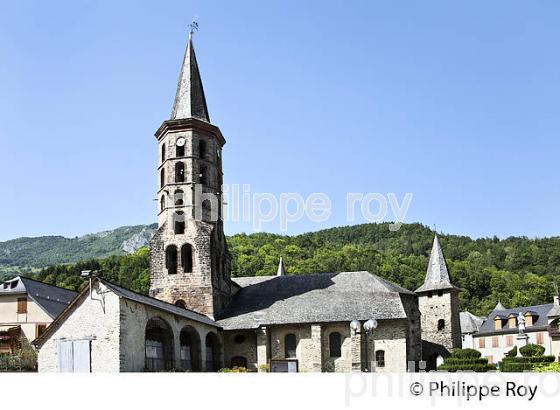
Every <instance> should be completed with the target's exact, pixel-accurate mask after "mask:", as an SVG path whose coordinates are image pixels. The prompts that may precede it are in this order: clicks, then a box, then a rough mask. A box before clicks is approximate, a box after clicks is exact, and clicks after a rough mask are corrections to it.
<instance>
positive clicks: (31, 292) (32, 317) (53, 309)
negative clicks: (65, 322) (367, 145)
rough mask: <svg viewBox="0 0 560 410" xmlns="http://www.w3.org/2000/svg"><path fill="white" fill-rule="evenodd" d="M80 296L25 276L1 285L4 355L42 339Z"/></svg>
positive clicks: (0, 347)
mask: <svg viewBox="0 0 560 410" xmlns="http://www.w3.org/2000/svg"><path fill="white" fill-rule="evenodd" d="M76 294H77V293H76V292H73V291H71V290H67V289H62V288H59V287H57V286H53V285H48V284H46V283H42V282H38V281H35V280H33V279H29V278H26V277H23V276H18V277H15V278H13V279H11V280H8V281H5V282H4V283H2V284H0V353H14V351H15V350H16V349H17V348H18V347H19V346H20V343H21V341H22V339H24V340H26V341H28V342H31V341H32V340H34V339H35V338H37V337H39V336H41V334H42V333H43V332H44V331H45V329H46V328H47V326H48V325H49V324H50V323H51V322H52V321H53V320H54V319H55V318H56V317H57V316H58V315H59V314H60V312H62V311H63V310H64V309H65V308H66V307H67V306H68V304H69V303H70V301H71V300H72V299H74V297H75V296H76Z"/></svg>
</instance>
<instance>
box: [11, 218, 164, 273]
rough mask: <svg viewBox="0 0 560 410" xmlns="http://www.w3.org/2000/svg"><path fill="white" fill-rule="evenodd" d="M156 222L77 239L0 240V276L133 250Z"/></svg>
mask: <svg viewBox="0 0 560 410" xmlns="http://www.w3.org/2000/svg"><path fill="white" fill-rule="evenodd" d="M155 229H156V225H155V224H153V225H137V226H123V227H120V228H117V229H113V230H110V231H103V232H98V233H95V234H88V235H84V236H81V237H77V238H65V237H63V236H43V237H38V238H18V239H13V240H10V241H6V242H0V275H2V274H4V276H5V275H7V274H14V273H24V272H27V271H33V270H36V269H39V268H43V267H45V266H49V265H54V264H61V263H75V262H79V261H83V260H88V259H94V258H105V257H107V256H110V255H124V254H127V253H133V252H135V251H136V250H137V249H139V248H141V247H143V246H147V245H148V242H149V240H150V238H151V237H152V235H153V233H154V231H155Z"/></svg>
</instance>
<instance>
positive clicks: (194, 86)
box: [171, 30, 210, 123]
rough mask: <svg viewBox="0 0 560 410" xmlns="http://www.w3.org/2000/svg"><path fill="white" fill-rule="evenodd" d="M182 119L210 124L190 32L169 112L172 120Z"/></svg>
mask: <svg viewBox="0 0 560 410" xmlns="http://www.w3.org/2000/svg"><path fill="white" fill-rule="evenodd" d="M184 118H196V119H199V120H202V121H206V122H208V123H209V122H210V117H209V116H208V107H207V106H206V97H205V96H204V88H203V87H202V80H201V78H200V72H199V71H198V64H197V62H196V55H195V53H194V46H193V41H192V30H191V31H190V32H189V43H188V45H187V50H186V51H185V57H184V58H183V66H182V67H181V74H180V75H179V83H178V84H177V94H176V95H175V102H174V103H173V111H172V112H171V119H172V120H178V119H184Z"/></svg>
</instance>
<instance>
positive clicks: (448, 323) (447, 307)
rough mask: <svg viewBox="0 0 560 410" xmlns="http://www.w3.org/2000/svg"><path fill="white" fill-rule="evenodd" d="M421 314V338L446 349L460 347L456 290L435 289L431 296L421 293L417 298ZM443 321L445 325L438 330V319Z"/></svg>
mask: <svg viewBox="0 0 560 410" xmlns="http://www.w3.org/2000/svg"><path fill="white" fill-rule="evenodd" d="M418 305H419V309H420V313H421V315H422V318H421V323H422V340H426V341H428V342H432V343H436V344H439V345H442V346H444V347H445V348H447V349H448V350H451V349H454V348H457V347H461V325H460V323H459V301H458V297H457V294H456V292H450V291H443V294H442V295H441V296H439V295H438V292H437V291H434V292H432V296H431V297H429V296H428V294H422V295H421V296H420V297H419V298H418ZM440 319H443V320H444V321H445V327H444V328H443V329H442V330H438V320H440Z"/></svg>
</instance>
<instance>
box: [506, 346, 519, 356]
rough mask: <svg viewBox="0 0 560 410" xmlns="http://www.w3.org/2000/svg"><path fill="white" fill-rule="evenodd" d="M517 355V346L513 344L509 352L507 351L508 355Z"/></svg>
mask: <svg viewBox="0 0 560 410" xmlns="http://www.w3.org/2000/svg"><path fill="white" fill-rule="evenodd" d="M515 356H517V346H513V349H511V350H510V351H509V352H507V353H506V357H515Z"/></svg>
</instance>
